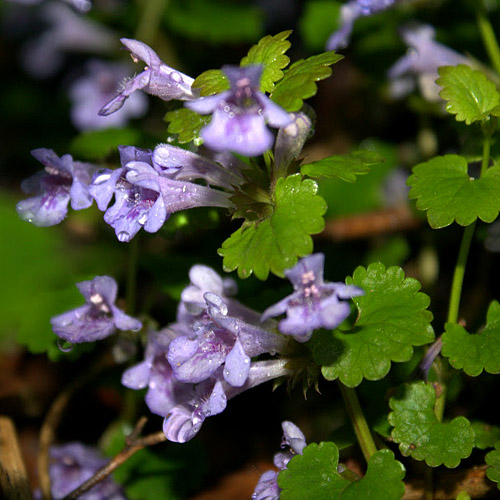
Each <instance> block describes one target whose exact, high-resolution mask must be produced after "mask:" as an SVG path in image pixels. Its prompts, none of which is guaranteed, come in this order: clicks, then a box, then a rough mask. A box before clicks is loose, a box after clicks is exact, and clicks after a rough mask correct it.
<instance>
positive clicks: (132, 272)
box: [127, 234, 139, 315]
mask: <svg viewBox="0 0 500 500" xmlns="http://www.w3.org/2000/svg"><path fill="white" fill-rule="evenodd" d="M138 256H139V235H138V234H136V236H135V238H132V241H131V242H130V243H129V256H128V269H127V313H128V314H132V315H133V314H134V311H135V289H136V286H137V259H138Z"/></svg>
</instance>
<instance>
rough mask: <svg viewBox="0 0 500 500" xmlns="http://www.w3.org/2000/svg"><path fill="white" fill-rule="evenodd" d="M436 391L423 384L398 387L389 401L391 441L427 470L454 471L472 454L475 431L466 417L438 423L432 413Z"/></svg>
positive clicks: (415, 383)
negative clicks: (442, 466)
mask: <svg viewBox="0 0 500 500" xmlns="http://www.w3.org/2000/svg"><path fill="white" fill-rule="evenodd" d="M435 403H436V391H435V389H434V387H433V386H432V385H431V384H426V383H425V382H423V381H419V382H414V383H412V384H404V385H403V386H400V388H399V389H398V391H397V392H396V394H395V395H394V396H393V397H392V398H391V399H390V400H389V406H390V407H391V409H392V410H393V411H392V413H390V414H389V423H390V424H391V425H392V426H393V427H394V429H393V431H392V438H393V440H394V441H395V442H396V443H398V444H399V450H400V451H401V453H402V454H403V455H404V456H411V457H412V458H414V459H415V460H425V463H426V464H427V465H429V466H430V467H437V466H439V465H441V464H444V465H445V466H446V467H449V468H453V467H457V466H458V464H459V463H460V461H461V460H463V459H464V458H467V457H468V456H469V455H470V454H471V453H472V448H473V446H474V431H473V429H472V427H471V424H470V422H469V421H468V420H467V419H466V418H465V417H456V418H454V419H453V420H451V421H450V422H445V423H442V422H439V421H438V419H437V417H436V414H435V413H434V406H435Z"/></svg>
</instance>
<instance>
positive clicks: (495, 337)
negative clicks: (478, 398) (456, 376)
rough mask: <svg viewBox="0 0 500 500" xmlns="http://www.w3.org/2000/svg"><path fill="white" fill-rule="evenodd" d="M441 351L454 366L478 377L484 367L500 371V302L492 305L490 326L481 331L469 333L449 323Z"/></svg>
mask: <svg viewBox="0 0 500 500" xmlns="http://www.w3.org/2000/svg"><path fill="white" fill-rule="evenodd" d="M445 328H446V332H445V333H444V334H443V349H442V351H441V354H442V355H443V356H445V357H447V358H448V360H449V362H450V364H451V366H453V368H455V369H457V370H461V369H463V370H464V372H465V373H467V375H470V376H472V377H475V376H477V375H479V374H480V373H481V372H482V371H483V370H486V371H487V372H488V373H498V372H500V304H499V303H498V302H497V301H493V302H492V303H491V304H490V307H489V308H488V314H487V316H486V327H485V328H484V330H482V331H481V332H480V333H476V334H472V335H471V334H469V333H468V332H467V330H466V329H465V328H463V327H462V326H460V325H457V324H455V323H447V324H446V326H445Z"/></svg>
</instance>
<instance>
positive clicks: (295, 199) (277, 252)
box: [218, 174, 326, 280]
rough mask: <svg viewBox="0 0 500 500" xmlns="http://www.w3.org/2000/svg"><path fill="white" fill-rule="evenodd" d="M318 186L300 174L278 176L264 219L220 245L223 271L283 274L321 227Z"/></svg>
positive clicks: (264, 276)
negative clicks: (270, 205) (270, 211)
mask: <svg viewBox="0 0 500 500" xmlns="http://www.w3.org/2000/svg"><path fill="white" fill-rule="evenodd" d="M317 191H318V186H317V184H316V182H314V181H313V180H311V179H306V180H302V178H301V175H300V174H295V175H291V176H289V177H287V178H286V179H285V178H281V179H279V180H278V182H277V183H276V189H275V194H274V203H275V206H274V211H273V213H272V215H271V216H270V217H268V218H266V219H264V220H260V221H255V222H252V223H249V224H244V225H243V226H242V227H241V228H240V229H238V230H237V231H236V232H234V233H233V234H232V235H231V236H230V237H229V238H228V239H227V240H226V241H224V243H223V244H222V247H221V248H219V250H218V253H219V255H221V256H222V257H224V261H223V266H224V270H225V271H234V270H235V269H238V276H239V277H240V278H247V277H248V276H250V275H251V274H252V272H253V273H255V276H257V278H259V279H261V280H265V279H267V276H268V275H269V271H271V272H272V273H274V274H276V275H277V276H284V271H285V269H288V268H290V267H292V266H294V265H295V263H296V262H297V257H304V256H305V255H308V254H310V253H311V252H312V250H313V242H312V238H311V236H310V235H311V234H316V233H320V232H321V231H322V230H323V227H324V220H323V214H324V213H325V211H326V203H325V200H323V198H321V196H319V195H318V194H317Z"/></svg>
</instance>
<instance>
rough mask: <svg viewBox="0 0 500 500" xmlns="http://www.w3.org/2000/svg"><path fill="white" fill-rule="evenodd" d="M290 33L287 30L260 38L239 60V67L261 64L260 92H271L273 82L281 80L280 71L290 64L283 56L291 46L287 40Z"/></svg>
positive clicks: (286, 57) (281, 73)
mask: <svg viewBox="0 0 500 500" xmlns="http://www.w3.org/2000/svg"><path fill="white" fill-rule="evenodd" d="M291 33H292V31H291V30H287V31H282V32H281V33H278V34H277V35H274V36H271V35H267V36H265V37H264V38H261V39H260V40H259V43H257V44H256V45H254V46H253V47H251V48H250V50H249V51H248V54H247V55H246V56H245V57H244V58H243V59H242V60H241V66H248V65H249V64H262V66H263V70H262V76H261V79H260V89H261V90H262V92H272V91H273V90H274V87H275V82H277V81H278V80H281V79H282V78H283V71H282V70H283V68H286V67H287V66H288V63H289V62H290V58H289V57H288V56H287V55H285V52H286V51H287V50H288V49H289V48H290V46H291V43H290V42H289V41H288V40H287V38H288V37H289V36H290V34H291Z"/></svg>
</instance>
